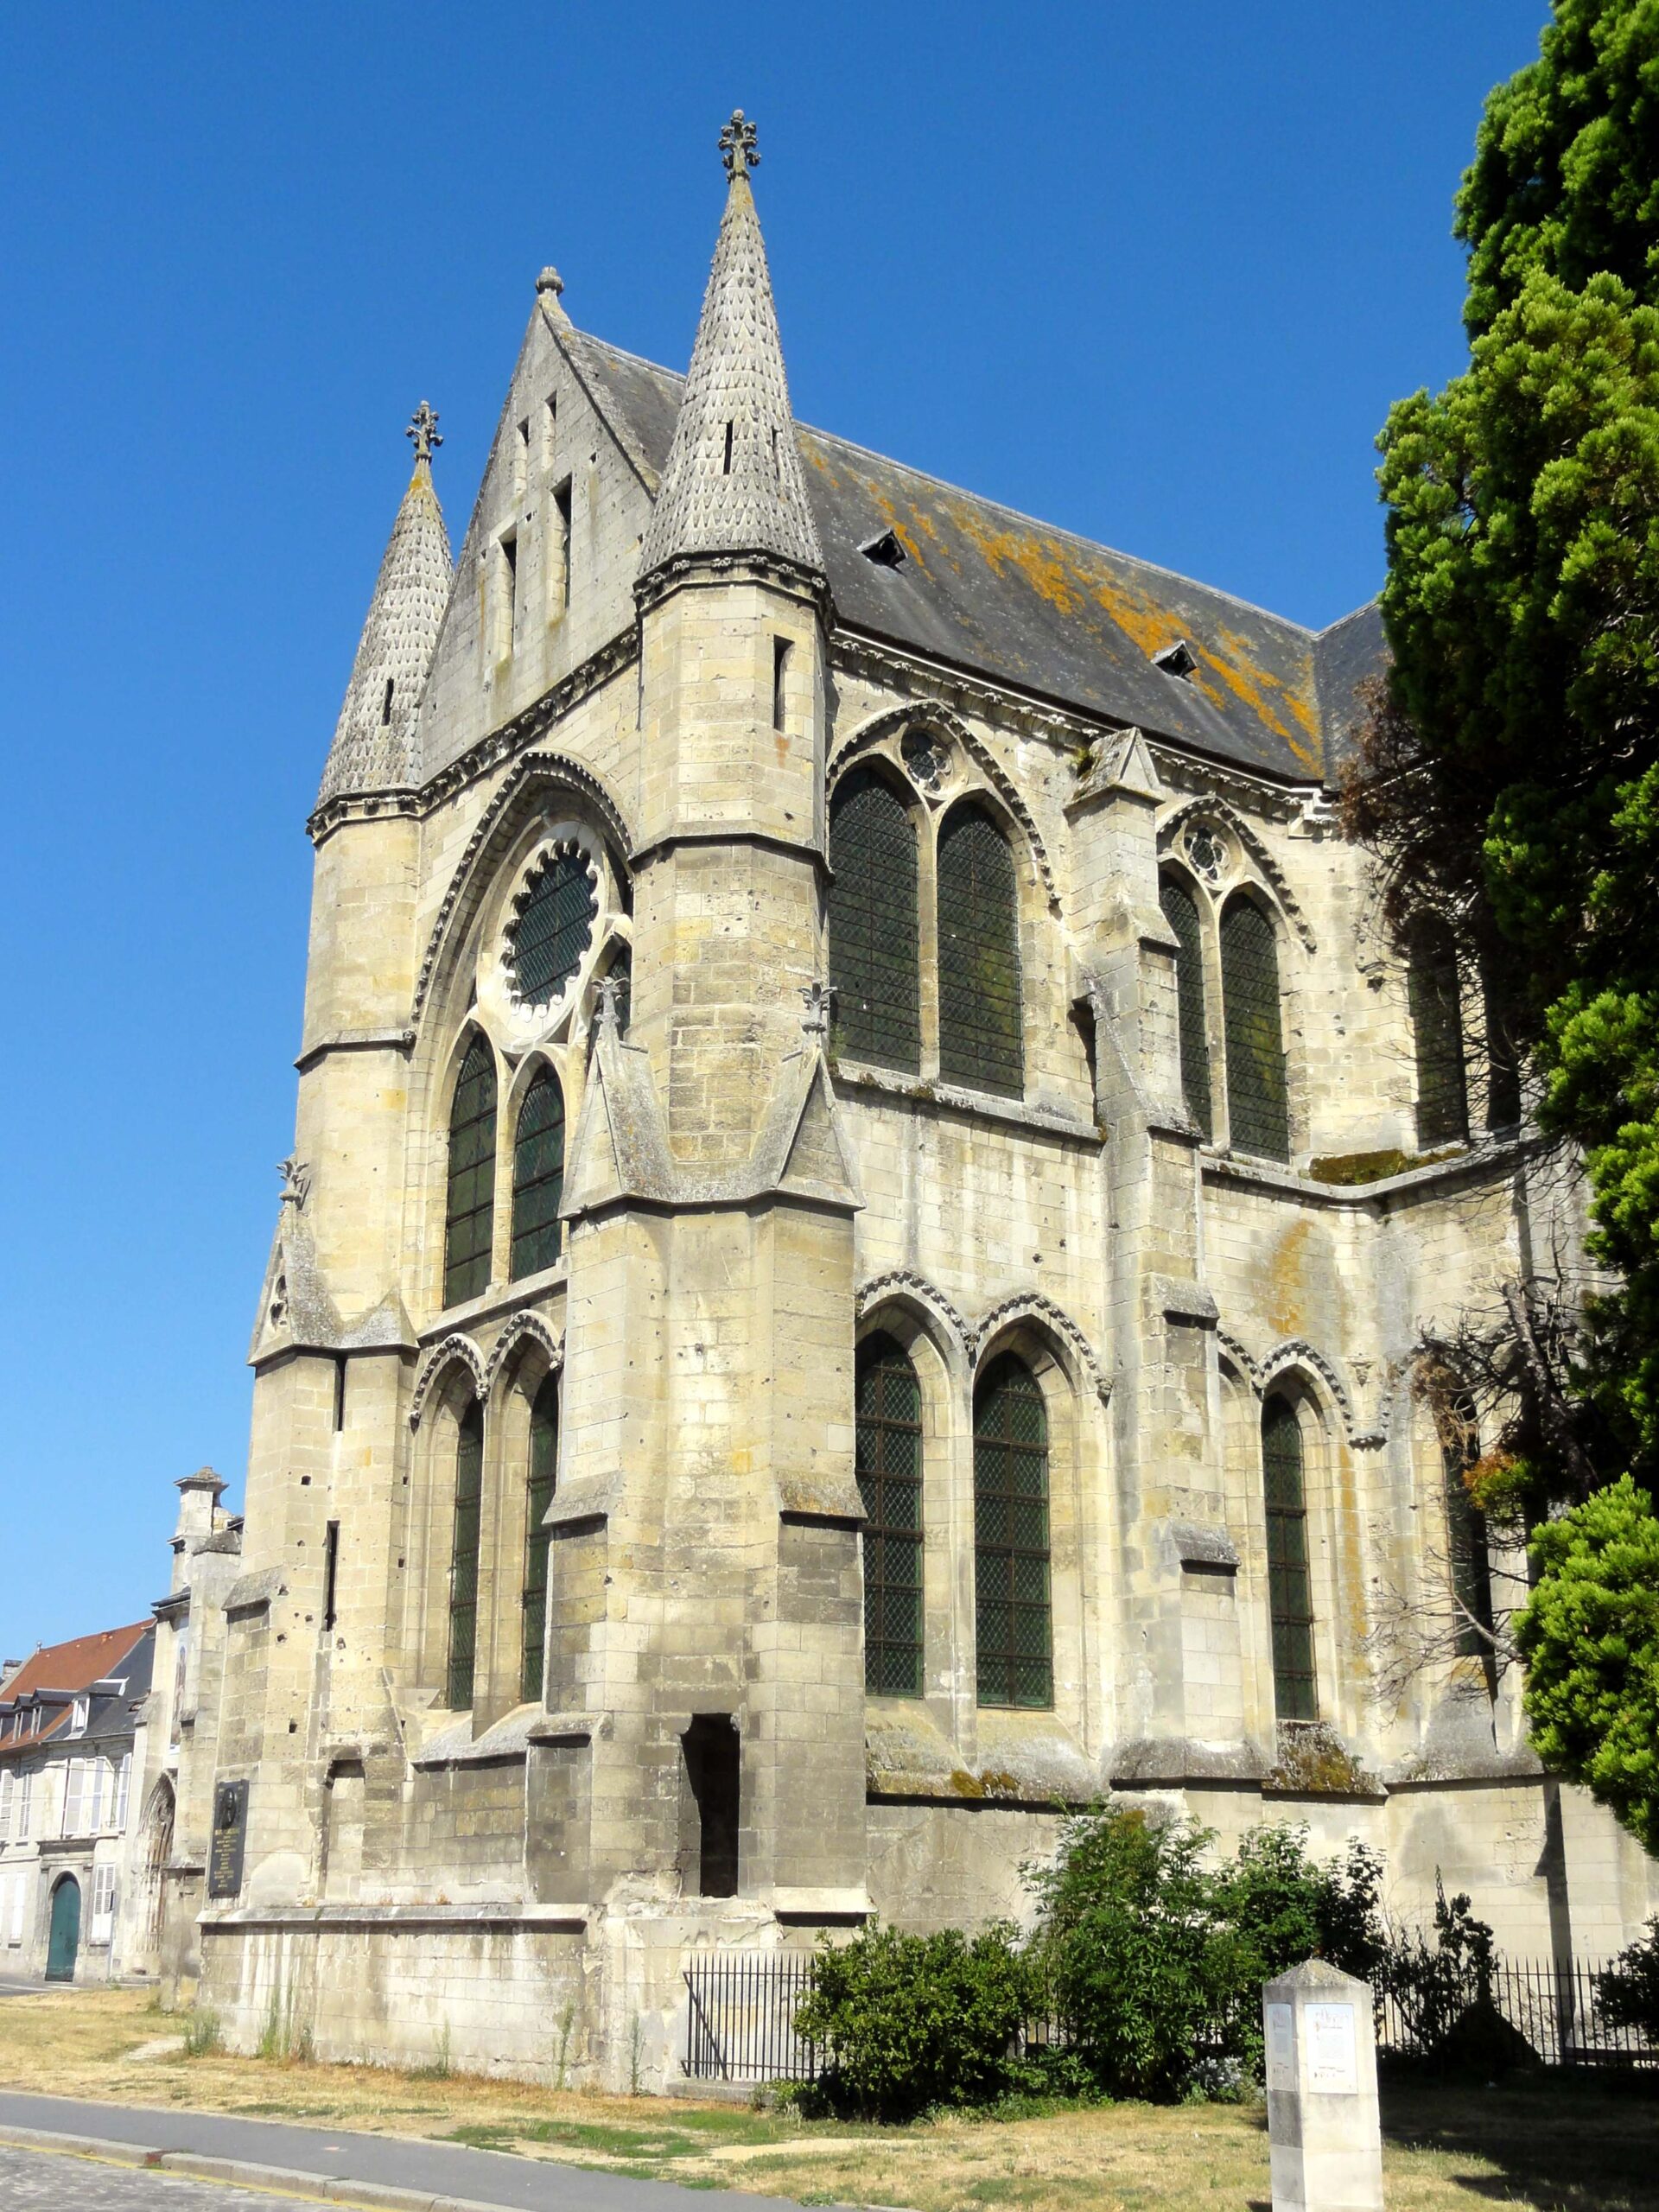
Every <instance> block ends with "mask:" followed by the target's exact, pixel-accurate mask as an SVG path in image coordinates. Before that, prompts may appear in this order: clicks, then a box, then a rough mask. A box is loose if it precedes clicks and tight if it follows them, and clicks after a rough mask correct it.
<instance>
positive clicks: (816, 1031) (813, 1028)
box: [801, 983, 835, 1037]
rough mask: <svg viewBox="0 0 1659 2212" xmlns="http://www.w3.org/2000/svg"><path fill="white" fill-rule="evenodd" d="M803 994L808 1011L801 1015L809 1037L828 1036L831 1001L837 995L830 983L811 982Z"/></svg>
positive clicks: (802, 1023)
mask: <svg viewBox="0 0 1659 2212" xmlns="http://www.w3.org/2000/svg"><path fill="white" fill-rule="evenodd" d="M801 996H802V997H803V998H804V1000H805V1001H806V1012H805V1013H804V1014H803V1015H802V1016H801V1027H802V1028H803V1029H804V1031H805V1032H806V1034H807V1035H808V1036H809V1037H827V1036H828V1035H829V1001H830V1000H831V999H832V998H833V997H834V996H835V991H834V988H833V986H832V985H830V984H829V983H809V984H807V986H806V987H805V988H804V990H803V991H802V993H801Z"/></svg>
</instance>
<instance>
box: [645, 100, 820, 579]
mask: <svg viewBox="0 0 1659 2212" xmlns="http://www.w3.org/2000/svg"><path fill="white" fill-rule="evenodd" d="M721 152H722V154H723V155H724V157H725V162H726V168H727V171H728V175H729V178H730V182H729V184H728V187H727V192H726V213H725V216H724V218H723V219H722V220H721V226H720V237H719V239H718V240H717V242H716V244H715V260H714V266H713V268H712V269H711V270H709V289H708V290H707V292H705V294H704V295H703V301H702V319H701V321H699V322H698V324H697V339H696V345H695V346H693V347H692V349H691V369H690V374H689V375H688V377H687V378H686V380H685V395H684V397H683V399H682V400H681V402H680V413H679V419H678V421H677V423H675V425H674V440H673V443H672V444H671V446H670V448H669V452H668V460H667V462H666V464H665V466H664V469H663V479H662V485H661V488H660V489H659V490H658V494H657V505H656V509H655V511H654V512H653V513H652V518H651V523H650V525H649V527H648V528H647V530H646V531H645V544H644V547H643V548H642V550H641V552H640V556H639V573H640V575H641V576H642V577H644V576H647V575H650V574H651V573H652V570H653V569H660V568H662V567H663V566H664V564H665V563H668V562H671V561H674V560H677V559H679V558H681V557H683V556H692V557H696V556H697V555H699V554H703V553H771V554H776V555H779V556H781V557H782V558H783V559H784V560H786V561H791V562H793V563H795V564H796V566H797V567H798V568H802V569H812V570H815V571H817V572H820V573H821V572H822V570H823V550H822V549H821V548H820V546H819V544H818V533H817V529H816V527H815V526H814V524H813V520H812V510H811V508H810V505H808V503H807V497H806V480H805V477H804V474H802V470H801V456H800V453H799V450H798V447H797V445H796V442H795V421H794V417H793V416H792V415H791V413H790V410H789V385H788V381H787V379H786V378H785V375H784V353H783V347H782V346H781V345H780V344H779V338H778V315H777V310H776V308H774V307H773V305H772V276H771V272H770V271H769V270H768V269H767V267H766V245H765V243H764V241H763V240H762V238H761V236H760V217H759V216H758V215H757V214H756V213H755V207H754V194H753V192H752V191H751V189H750V188H749V171H750V169H751V168H753V166H754V164H755V162H758V161H759V160H760V155H759V154H758V153H757V152H756V151H755V147H754V125H753V124H752V123H747V122H746V121H745V120H744V118H743V114H742V111H741V109H740V110H739V111H738V112H737V113H736V114H735V115H734V116H733V118H732V119H731V122H730V123H729V124H728V125H727V126H726V129H725V130H723V131H722V132H721Z"/></svg>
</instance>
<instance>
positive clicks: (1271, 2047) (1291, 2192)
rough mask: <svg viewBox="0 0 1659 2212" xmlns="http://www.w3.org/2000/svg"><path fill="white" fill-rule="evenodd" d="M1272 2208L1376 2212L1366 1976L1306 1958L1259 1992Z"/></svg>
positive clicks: (1378, 2156)
mask: <svg viewBox="0 0 1659 2212" xmlns="http://www.w3.org/2000/svg"><path fill="white" fill-rule="evenodd" d="M1262 2029H1263V2031H1264V2033H1265V2035H1266V2038H1267V2056H1268V2145H1269V2147H1270V2150H1271V2154H1272V2159H1273V2212H1383V2137H1382V2126H1381V2122H1380V2120H1379V2118H1378V2114H1377V2105H1376V2029H1375V2026H1374V2024H1373V2018H1372V2012H1371V1991H1370V1983H1369V1982H1363V1981H1356V1980H1355V1979H1354V1977H1353V1976H1352V1974H1344V1973H1343V1972H1342V1971H1341V1969H1340V1968H1339V1967H1332V1966H1327V1965H1326V1964H1325V1961H1324V1960H1323V1959H1308V1960H1306V1961H1304V1962H1303V1964H1302V1965H1300V1966H1299V1967H1292V1969H1291V1971H1290V1972H1289V1973H1288V1974H1281V1975H1280V1976H1279V1978H1278V1980H1276V1981H1269V1982H1266V1983H1264V1984H1263V1985H1262Z"/></svg>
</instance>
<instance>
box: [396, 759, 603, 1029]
mask: <svg viewBox="0 0 1659 2212" xmlns="http://www.w3.org/2000/svg"><path fill="white" fill-rule="evenodd" d="M543 783H544V784H550V785H554V786H555V787H556V789H559V790H562V791H573V792H575V795H576V796H577V797H578V798H584V799H586V800H587V801H588V804H590V805H591V806H592V807H593V808H594V810H595V811H596V812H597V813H598V815H599V817H600V819H601V822H602V823H603V824H604V826H605V829H606V831H607V834H608V835H609V836H610V838H611V840H612V842H613V843H614V844H615V845H616V846H617V847H618V848H619V849H620V851H621V852H622V853H623V854H625V855H626V854H628V853H631V852H632V849H633V840H632V835H631V833H630V831H629V829H628V826H627V823H626V822H625V821H624V820H623V818H622V813H621V810H620V808H619V807H618V805H617V804H616V802H615V800H614V799H613V798H612V797H611V795H610V793H609V792H608V791H607V790H606V788H605V786H604V785H603V784H601V782H600V780H599V779H598V777H597V776H595V775H594V773H593V772H592V770H591V769H588V768H584V767H583V766H582V763H581V762H580V761H579V760H571V759H569V756H568V755H567V754H565V753H531V754H530V755H529V756H528V757H527V758H526V759H524V760H521V761H520V762H519V763H518V766H517V767H516V768H515V769H514V770H513V772H512V774H511V775H510V776H509V777H508V778H507V780H506V781H505V784H503V785H502V786H501V788H500V790H499V791H498V792H497V793H496V795H495V797H494V798H493V799H492V800H491V801H490V803H489V804H488V805H487V806H486V808H485V810H484V811H483V813H482V814H481V815H480V817H479V818H478V821H477V823H476V825H475V826H474V830H473V834H472V836H470V837H469V838H468V839H467V849H466V850H465V851H464V852H463V853H462V854H461V859H460V861H458V862H457V863H456V866H455V871H454V874H453V875H452V876H451V877H450V879H449V887H448V890H447V891H446V892H445V893H444V894H443V902H442V905H441V906H439V908H438V911H437V915H436V918H435V920H434V922H433V924H432V929H431V932H430V934H429V937H428V938H427V941H426V953H425V956H424V957H423V960H422V962H421V969H420V974H419V975H418V976H416V980H415V998H414V1002H413V1004H412V1006H411V1007H410V1016H409V1019H410V1027H411V1028H415V1027H418V1026H419V1023H420V1020H421V1016H422V1014H423V1013H424V1011H425V1009H426V998H427V993H428V991H429V989H430V988H431V984H432V978H433V976H434V974H435V972H436V969H437V964H438V956H439V954H440V953H441V952H442V949H443V943H444V938H446V936H447V935H448V929H449V924H450V921H451V919H452V918H453V917H454V911H455V908H456V906H458V905H459V904H460V902H461V894H462V893H463V892H465V891H466V889H467V887H468V885H469V884H470V882H471V881H472V879H473V874H474V863H475V862H476V861H477V859H478V856H479V854H480V852H481V851H482V849H483V848H484V846H485V845H486V842H488V840H489V838H490V836H491V835H492V833H493V830H494V829H495V827H496V825H497V823H499V821H500V819H501V817H502V816H503V814H504V813H505V811H506V810H507V809H508V808H509V807H510V806H512V804H513V802H514V801H515V800H516V799H518V798H522V796H523V795H524V791H525V790H526V789H527V787H528V786H530V785H532V784H543Z"/></svg>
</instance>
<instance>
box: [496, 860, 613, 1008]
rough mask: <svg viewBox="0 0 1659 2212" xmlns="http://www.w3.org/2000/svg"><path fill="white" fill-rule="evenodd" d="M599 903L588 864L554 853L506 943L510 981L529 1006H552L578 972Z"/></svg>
mask: <svg viewBox="0 0 1659 2212" xmlns="http://www.w3.org/2000/svg"><path fill="white" fill-rule="evenodd" d="M596 912H598V901H597V900H596V899H595V898H594V886H593V880H592V878H591V876H590V874H589V872H588V860H587V856H586V855H585V854H583V853H582V852H580V851H570V852H564V853H556V854H555V855H554V856H553V858H552V859H551V860H550V861H548V863H547V865H546V867H545V868H543V869H542V870H541V872H540V873H539V874H537V876H536V877H535V878H534V880H532V882H531V887H530V891H529V893H528V895H527V896H526V898H525V899H524V905H523V906H521V907H520V908H519V909H518V919H517V920H516V921H515V922H514V923H513V925H512V929H511V931H509V938H510V941H511V943H512V976H513V981H514V982H515V983H516V984H517V986H518V995H519V997H520V998H521V999H523V1000H524V1001H525V1002H526V1004H528V1005H530V1006H550V1005H551V1004H552V1002H553V1001H554V1000H555V999H556V998H557V996H558V995H559V993H560V992H561V991H562V990H563V988H564V987H565V985H566V984H567V983H568V982H569V980H570V978H571V976H574V975H575V972H576V970H577V969H578V968H579V967H581V965H582V955H583V953H584V952H586V951H587V950H588V944H589V942H590V940H591V939H592V937H593V934H594V914H595V913H596Z"/></svg>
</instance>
